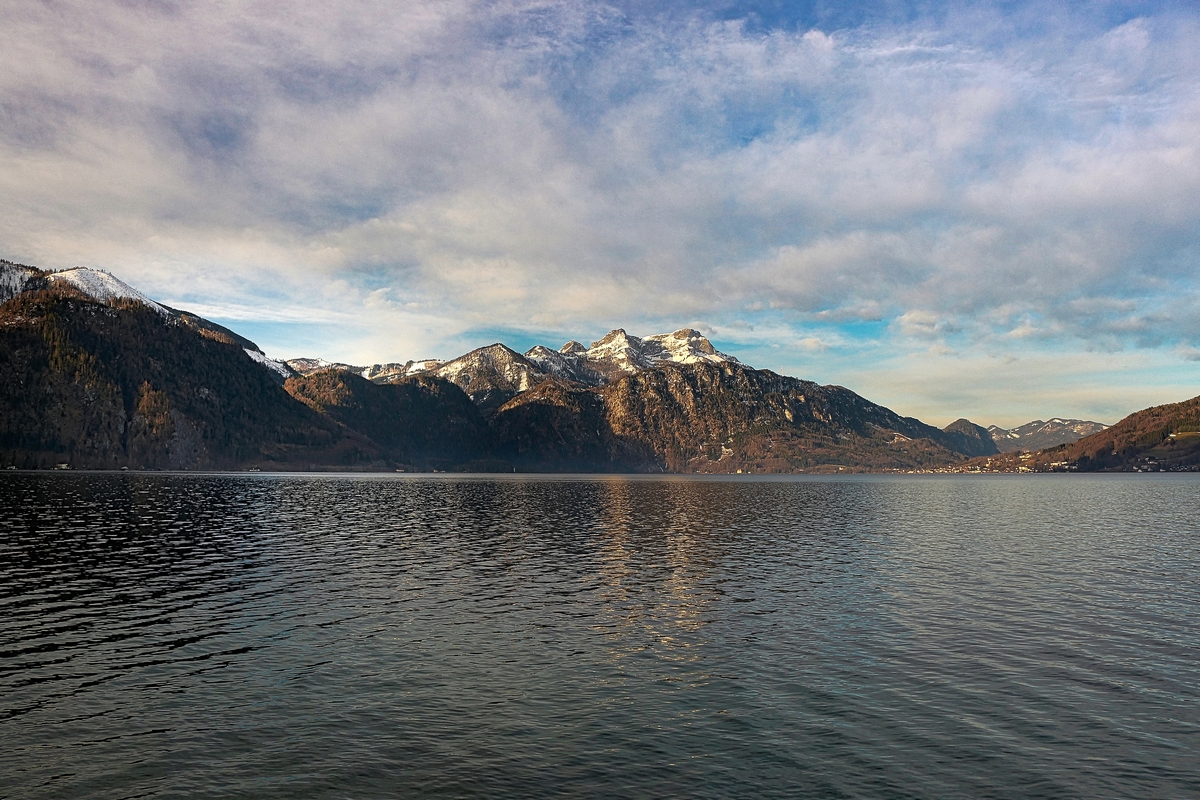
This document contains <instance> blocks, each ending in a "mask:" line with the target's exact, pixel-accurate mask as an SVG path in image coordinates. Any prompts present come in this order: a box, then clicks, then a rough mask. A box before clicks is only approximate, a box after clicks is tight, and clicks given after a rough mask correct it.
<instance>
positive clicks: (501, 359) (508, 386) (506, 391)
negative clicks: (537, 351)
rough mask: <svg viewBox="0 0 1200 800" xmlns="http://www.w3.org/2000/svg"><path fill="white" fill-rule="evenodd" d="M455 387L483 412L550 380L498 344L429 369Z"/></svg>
mask: <svg viewBox="0 0 1200 800" xmlns="http://www.w3.org/2000/svg"><path fill="white" fill-rule="evenodd" d="M430 372H431V374H433V375H436V376H437V377H439V378H444V379H445V380H448V381H450V382H451V383H453V384H455V385H457V386H458V387H459V388H460V389H462V390H463V391H464V392H466V393H467V395H468V396H469V397H470V398H471V399H472V400H474V401H475V403H476V404H477V405H478V406H479V407H480V409H482V410H484V411H490V410H492V409H496V408H499V407H500V406H501V405H503V404H504V403H505V402H507V401H508V400H509V399H510V398H512V397H515V396H516V395H517V394H519V393H521V392H523V391H525V390H526V389H529V388H531V387H533V386H534V385H536V384H538V383H541V382H542V381H544V380H546V379H547V378H549V377H551V375H550V373H547V372H546V371H544V370H543V369H541V368H540V367H539V366H538V365H537V364H535V363H534V362H532V361H530V360H529V359H527V358H526V357H525V356H523V355H521V354H520V353H518V352H517V351H515V350H512V349H511V348H508V347H505V346H504V345H502V344H500V343H498V342H497V343H496V344H490V345H488V346H487V347H480V348H478V349H476V350H472V351H471V352H469V353H466V354H465V355H461V356H459V357H458V358H456V359H454V360H453V361H447V362H446V363H444V364H442V365H440V366H438V367H437V368H435V369H433V370H430Z"/></svg>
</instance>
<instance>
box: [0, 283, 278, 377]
mask: <svg viewBox="0 0 1200 800" xmlns="http://www.w3.org/2000/svg"><path fill="white" fill-rule="evenodd" d="M55 285H59V286H70V287H71V288H73V289H75V290H76V291H78V292H80V293H81V294H83V295H84V296H86V297H90V298H91V299H93V300H96V301H97V302H100V303H111V302H113V301H116V300H133V301H134V302H137V303H141V304H142V305H144V306H146V307H147V308H150V309H153V310H154V311H156V312H157V313H159V314H161V315H162V316H163V317H165V318H166V319H168V320H170V321H171V322H172V323H174V324H179V325H186V326H188V327H190V328H194V329H196V330H200V331H207V333H208V335H213V336H217V337H218V338H224V339H228V340H229V341H232V342H236V343H237V344H240V345H241V346H242V349H243V350H245V351H246V356H247V357H248V358H249V359H250V360H251V361H253V362H254V363H256V364H259V365H261V366H262V367H264V368H266V369H267V370H269V371H270V372H271V373H272V375H273V376H274V377H275V379H276V380H278V381H280V382H282V381H284V380H286V379H287V378H289V377H291V376H292V375H294V374H295V373H294V372H293V371H292V370H291V369H289V368H288V367H287V365H286V364H284V363H283V362H281V361H277V360H275V359H273V358H271V357H269V356H268V355H267V354H266V353H264V352H263V351H262V349H261V348H259V346H258V345H256V344H255V343H254V342H252V341H250V340H249V339H246V338H245V337H243V336H240V335H238V334H236V333H234V332H233V331H231V330H229V329H228V328H226V327H223V326H221V325H217V324H216V323H214V322H209V321H208V320H206V319H204V318H203V317H198V316H196V315H195V314H191V313H189V312H186V311H179V310H177V309H174V308H171V307H170V306H164V305H162V304H161V303H157V302H155V301H154V300H151V299H150V298H149V297H147V296H146V295H145V294H143V293H142V292H140V291H138V290H137V289H135V288H133V287H132V286H130V285H129V284H127V283H125V281H123V280H121V279H120V278H118V277H116V276H115V275H113V274H112V273H111V272H108V271H107V270H102V269H93V268H92V267H72V268H71V269H64V270H59V271H52V270H42V269H38V268H36V267H28V266H25V265H23V264H14V263H12V262H11V261H0V303H2V302H4V301H6V300H8V299H10V298H12V297H15V296H16V295H18V294H20V293H21V292H27V291H32V290H35V289H47V288H50V287H52V286H55Z"/></svg>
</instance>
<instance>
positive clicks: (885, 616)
mask: <svg viewBox="0 0 1200 800" xmlns="http://www.w3.org/2000/svg"><path fill="white" fill-rule="evenodd" d="M1198 578H1200V480H1198V476H1189V475H1181V476H1170V475H1156V476H1098V477H1087V476H1078V475H1069V476H1037V477H1026V476H1012V477H1003V476H997V477H958V478H954V477H948V478H890V477H887V478H884V477H880V478H861V479H849V478H832V479H817V478H808V479H799V480H797V479H784V480H767V479H753V478H745V479H704V480H693V479H682V478H654V479H641V478H626V477H612V478H603V477H601V478H597V477H586V478H561V477H554V478H529V477H517V476H513V477H512V479H495V478H473V477H461V476H430V477H420V476H411V477H404V476H397V477H390V476H388V477H350V476H269V475H254V476H249V475H247V476H242V475H186V476H184V475H155V474H118V475H113V474H42V475H34V474H21V473H18V474H12V473H10V474H6V475H2V476H0V795H3V796H6V797H10V798H58V797H63V798H66V797H71V798H77V797H87V798H129V797H188V798H208V797H213V798H216V797H222V798H224V797H271V798H282V797H297V798H314V797H330V798H334V797H336V798H341V797H347V798H359V797H436V798H441V797H597V798H599V797H605V798H607V797H700V798H704V797H714V798H715V797H746V798H771V797H780V798H784V797H786V798H804V797H863V798H908V797H922V798H957V797H961V798H983V797H998V798H999V797H1013V798H1017V797H1020V798H1026V797H1047V798H1049V797H1053V798H1068V797H1078V798H1101V797H1139V798H1146V797H1163V798H1167V797H1170V798H1180V797H1195V796H1198V795H1200V592H1198V591H1197V584H1198Z"/></svg>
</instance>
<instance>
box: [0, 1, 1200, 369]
mask: <svg viewBox="0 0 1200 800" xmlns="http://www.w3.org/2000/svg"><path fill="white" fill-rule="evenodd" d="M998 9H999V7H997V6H993V5H990V4H987V3H967V4H956V5H951V6H948V7H947V8H946V9H944V10H942V11H940V12H938V13H936V14H930V15H925V16H922V15H920V14H908V13H905V14H901V15H898V16H895V15H893V16H876V17H872V16H870V14H871V13H875V12H872V11H871V10H870V8H869V7H867V6H863V7H861V8H858V7H853V8H852V7H849V6H848V7H846V8H844V9H842V10H841V11H839V14H840V16H838V17H837V18H836V19H832V20H830V19H825V18H821V17H809V18H800V19H797V18H794V17H787V18H784V17H780V16H778V15H775V16H772V13H768V10H767V9H760V10H759V12H758V13H756V14H746V15H743V16H742V17H741V18H734V19H730V18H729V17H730V16H731V15H730V14H729V13H726V12H728V9H725V10H724V11H723V12H721V13H716V12H714V11H712V10H711V9H710V10H705V9H704V8H700V9H699V10H681V8H680V7H676V6H671V5H667V6H658V7H654V8H644V7H641V6H632V5H631V6H627V7H622V6H618V5H605V4H602V3H585V2H574V1H573V0H561V1H560V0H538V1H537V2H534V1H533V0H530V1H529V2H523V1H522V0H509V1H508V2H504V3H484V2H469V1H468V0H457V1H453V0H452V1H451V2H437V3H432V2H409V3H403V4H395V3H385V2H382V0H380V1H379V2H373V1H371V0H360V1H359V2H349V3H339V4H334V5H333V6H330V4H328V3H316V2H310V1H309V0H298V2H293V3H288V4H279V3H246V2H240V1H239V0H224V2H221V3H217V4H137V5H134V4H126V3H119V2H87V3H84V2H82V0H75V1H74V2H72V1H71V0H66V1H64V2H61V3H57V4H53V5H46V4H34V5H29V4H25V5H20V4H10V5H9V6H7V7H6V8H5V9H3V10H0V21H3V23H4V25H5V29H6V31H7V32H8V37H7V42H8V44H7V47H8V48H9V49H8V52H7V62H6V63H7V64H8V67H7V68H6V70H5V71H3V73H0V98H2V99H0V190H3V192H4V195H5V197H6V199H7V202H6V213H5V215H4V216H3V219H0V246H2V247H3V249H4V251H5V252H4V253H3V254H2V255H4V256H5V257H10V258H16V259H18V260H22V261H31V262H35V263H41V264H44V265H46V266H67V265H70V264H75V263H88V264H93V265H96V266H102V267H105V268H109V269H112V270H114V271H116V272H117V273H118V274H120V275H122V277H124V278H126V279H127V280H132V281H134V282H135V283H137V284H138V285H139V286H141V287H143V288H144V289H146V290H147V291H149V292H150V293H151V294H155V295H157V296H160V297H164V298H170V299H171V300H172V301H173V302H177V303H179V304H181V305H187V304H189V303H190V304H192V305H202V306H204V307H206V308H214V309H222V308H223V309H226V312H227V318H229V319H235V318H236V319H242V318H243V317H253V318H256V319H259V320H261V321H264V322H266V321H276V322H279V321H283V320H284V319H285V318H286V319H291V318H293V317H300V318H303V317H305V316H307V317H309V318H311V319H314V320H317V319H334V318H341V315H345V316H348V317H350V318H353V319H354V320H355V321H356V325H355V326H354V327H353V329H354V330H355V331H357V332H358V333H356V334H355V336H357V337H358V338H357V339H354V340H353V341H352V340H350V339H340V340H338V342H339V343H338V346H339V347H342V348H345V350H346V351H347V352H345V353H329V354H328V355H329V356H330V357H340V358H349V357H350V356H349V352H353V353H354V354H355V357H356V358H358V360H369V359H364V358H363V356H369V357H370V356H373V358H374V360H384V359H393V358H405V357H407V356H409V355H412V353H411V352H397V349H398V348H401V347H403V348H406V349H410V350H412V351H413V352H416V353H419V354H420V355H427V354H429V353H431V352H437V353H440V354H442V355H453V353H452V352H446V348H449V347H451V346H457V345H458V344H459V343H460V342H462V341H465V339H466V338H469V335H470V332H471V331H473V330H494V329H497V328H504V329H512V330H524V331H528V332H530V334H541V333H545V334H546V335H547V336H550V335H558V334H562V333H566V334H567V335H569V336H585V337H586V335H587V333H588V332H589V331H590V332H600V331H603V330H604V329H605V328H606V327H614V326H624V327H627V328H630V329H631V330H642V331H644V332H649V331H650V330H656V329H660V328H661V329H666V328H672V327H678V326H679V325H682V324H686V321H689V320H691V321H695V322H696V324H703V325H708V326H711V328H712V329H713V330H715V331H725V332H736V331H737V330H738V326H753V327H754V328H755V329H756V330H757V331H762V332H771V333H772V335H776V336H778V337H779V341H781V342H786V343H788V347H787V348H786V349H787V350H788V351H789V352H797V353H799V352H802V353H806V354H809V355H810V356H813V357H816V356H820V357H821V358H825V357H826V356H825V355H824V354H825V352H826V350H825V349H826V348H828V350H829V352H830V353H841V354H842V355H843V356H845V357H847V358H853V359H871V358H874V359H879V358H885V357H891V356H893V355H897V354H903V353H907V352H928V351H929V348H930V347H934V348H945V349H946V351H947V352H951V351H952V352H976V353H986V352H990V350H989V348H1003V347H1006V346H1007V345H1006V344H1005V343H1006V342H1013V341H1015V340H1020V342H1021V343H1022V346H1023V347H1033V348H1037V347H1042V348H1057V349H1061V348H1064V347H1065V348H1075V349H1078V350H1081V351H1097V352H1101V351H1103V352H1114V351H1117V350H1120V349H1122V348H1167V349H1168V350H1170V348H1175V350H1171V352H1179V353H1183V352H1190V351H1188V350H1187V348H1193V349H1194V348H1195V347H1197V346H1200V319H1198V317H1197V312H1196V311H1195V308H1196V307H1197V306H1196V303H1195V299H1196V297H1197V296H1198V295H1200V270H1198V269H1197V263H1198V261H1197V259H1198V258H1200V249H1198V248H1197V247H1196V245H1195V242H1196V240H1197V234H1198V233H1200V220H1198V218H1197V212H1196V209H1197V208H1200V203H1198V202H1197V201H1198V200H1200V157H1198V155H1200V154H1198V153H1197V145H1196V142H1200V55H1198V54H1197V52H1196V50H1195V47H1194V42H1195V41H1196V38H1197V35H1198V34H1200V15H1197V14H1196V13H1194V12H1193V11H1191V10H1189V9H1187V8H1183V9H1180V8H1174V7H1171V6H1167V5H1164V6H1161V7H1148V9H1147V11H1146V13H1145V15H1144V16H1141V17H1135V18H1128V19H1118V20H1115V21H1112V22H1109V21H1107V20H1109V19H1111V17H1110V16H1109V15H1108V12H1105V13H1104V14H1102V13H1099V11H1100V9H1099V7H1092V6H1089V5H1086V4H1085V5H1083V6H1080V7H1078V8H1074V7H1067V6H1061V7H1060V6H1055V7H1053V8H1052V9H1050V10H1047V9H1046V7H1045V6H1044V5H1043V4H1029V5H1027V6H1017V7H1011V6H1006V7H1005V10H1004V11H1003V12H1001V11H1000V10H998ZM256 309H257V311H256ZM230 315H232V316H230ZM876 322H878V323H880V325H881V326H882V327H881V328H880V329H879V330H878V331H873V332H872V333H870V334H869V337H868V338H870V339H871V342H872V343H873V344H871V345H870V346H867V345H866V344H864V341H866V340H865V339H864V335H865V334H863V333H862V332H861V330H860V328H861V326H863V325H869V324H873V323H876ZM742 330H743V331H744V330H745V328H742ZM737 335H738V336H743V334H740V333H739V334H737ZM742 341H745V342H746V343H747V346H751V347H760V346H762V347H765V346H766V345H765V344H763V341H762V339H761V338H760V339H756V340H754V341H750V340H749V339H746V338H745V337H744V336H743V338H742ZM803 342H809V343H810V344H808V345H805V344H803ZM817 342H819V343H820V345H819V346H818V345H816V344H813V343H817ZM373 348H377V349H378V352H372V349H373ZM763 352H764V353H765V352H766V351H763ZM1163 352H1167V350H1164V351H1163ZM884 354H887V355H884ZM855 363H858V362H855ZM782 364H783V362H776V363H775V364H774V365H775V366H782ZM771 365H772V364H765V366H771ZM909 368H911V365H910V366H909Z"/></svg>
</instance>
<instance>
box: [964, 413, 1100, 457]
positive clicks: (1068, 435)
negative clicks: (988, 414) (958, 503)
mask: <svg viewBox="0 0 1200 800" xmlns="http://www.w3.org/2000/svg"><path fill="white" fill-rule="evenodd" d="M1108 427H1109V426H1108V425H1105V424H1104V423H1103V422H1092V421H1089V420H1082V419H1062V418H1061V417H1055V418H1054V419H1051V420H1040V419H1035V420H1034V421H1033V422H1026V423H1025V424H1024V425H1018V426H1017V427H1015V428H1001V427H999V426H997V425H990V426H988V429H987V432H988V433H990V434H991V435H992V441H994V442H995V443H996V447H997V448H998V449H999V450H1000V452H1001V453H1011V452H1014V451H1017V450H1028V451H1030V452H1036V451H1038V450H1045V449H1046V448H1047V447H1057V446H1058V445H1060V444H1070V443H1071V442H1076V441H1079V440H1080V439H1082V438H1083V437H1085V436H1091V435H1092V434H1093V433H1099V432H1100V431H1102V430H1105V429H1106V428H1108Z"/></svg>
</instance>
